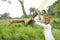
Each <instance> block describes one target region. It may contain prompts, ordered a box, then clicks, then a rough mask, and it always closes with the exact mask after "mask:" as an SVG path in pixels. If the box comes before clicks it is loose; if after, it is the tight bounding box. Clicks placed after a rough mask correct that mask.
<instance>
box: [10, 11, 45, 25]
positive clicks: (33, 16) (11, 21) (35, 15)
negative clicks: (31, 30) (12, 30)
mask: <svg viewBox="0 0 60 40" xmlns="http://www.w3.org/2000/svg"><path fill="white" fill-rule="evenodd" d="M37 11H38V13H39V14H40V16H37V15H38V13H37V12H35V13H34V14H33V15H32V17H31V18H30V19H19V20H10V21H9V22H10V23H20V22H24V23H25V24H31V23H32V22H34V21H33V20H32V18H33V19H34V20H38V19H40V20H43V16H44V14H45V13H46V11H45V10H42V11H41V12H40V11H39V10H37Z"/></svg>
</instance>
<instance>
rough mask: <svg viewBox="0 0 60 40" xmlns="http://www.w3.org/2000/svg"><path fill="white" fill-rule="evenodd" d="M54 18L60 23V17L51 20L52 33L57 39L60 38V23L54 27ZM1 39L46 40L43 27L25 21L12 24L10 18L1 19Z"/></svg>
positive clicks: (59, 39)
mask: <svg viewBox="0 0 60 40" xmlns="http://www.w3.org/2000/svg"><path fill="white" fill-rule="evenodd" d="M54 20H56V22H57V23H58V24H59V20H60V19H59V18H57V19H53V18H52V21H51V25H52V33H53V35H54V38H55V39H56V40H60V29H59V28H60V25H58V24H56V25H57V27H53V26H54V25H53V23H54ZM0 40H44V33H43V28H41V27H40V26H38V25H35V24H30V25H25V24H24V23H15V24H10V23H9V22H8V20H4V19H2V20H0Z"/></svg>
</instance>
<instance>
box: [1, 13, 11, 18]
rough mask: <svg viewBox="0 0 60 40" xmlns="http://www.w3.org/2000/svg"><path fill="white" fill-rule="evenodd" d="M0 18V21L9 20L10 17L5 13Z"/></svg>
mask: <svg viewBox="0 0 60 40" xmlns="http://www.w3.org/2000/svg"><path fill="white" fill-rule="evenodd" d="M1 18H2V19H7V18H11V17H10V14H9V13H6V12H5V13H4V14H2V15H1Z"/></svg>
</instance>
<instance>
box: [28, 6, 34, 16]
mask: <svg viewBox="0 0 60 40" xmlns="http://www.w3.org/2000/svg"><path fill="white" fill-rule="evenodd" d="M29 11H30V16H31V15H32V14H31V13H34V11H35V8H34V7H31V8H30V9H29Z"/></svg>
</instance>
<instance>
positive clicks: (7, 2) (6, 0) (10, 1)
mask: <svg viewBox="0 0 60 40" xmlns="http://www.w3.org/2000/svg"><path fill="white" fill-rule="evenodd" d="M2 1H6V2H7V3H9V4H11V1H8V0H2Z"/></svg>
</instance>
